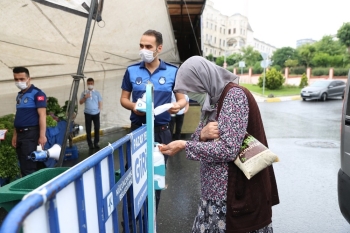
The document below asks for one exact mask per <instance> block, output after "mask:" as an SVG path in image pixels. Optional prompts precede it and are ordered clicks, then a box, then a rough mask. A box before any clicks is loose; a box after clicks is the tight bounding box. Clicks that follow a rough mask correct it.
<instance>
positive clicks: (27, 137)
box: [16, 127, 46, 177]
mask: <svg viewBox="0 0 350 233" xmlns="http://www.w3.org/2000/svg"><path fill="white" fill-rule="evenodd" d="M16 132H17V146H16V153H17V158H18V161H19V165H20V169H21V174H22V177H24V176H26V175H29V174H32V173H34V172H36V171H38V170H39V169H41V168H45V167H46V166H45V164H44V163H42V162H34V161H32V160H31V159H29V156H30V154H31V153H32V152H33V151H36V147H37V145H38V140H39V136H40V132H39V127H37V128H34V129H33V128H32V129H28V128H26V130H21V129H18V130H16Z"/></svg>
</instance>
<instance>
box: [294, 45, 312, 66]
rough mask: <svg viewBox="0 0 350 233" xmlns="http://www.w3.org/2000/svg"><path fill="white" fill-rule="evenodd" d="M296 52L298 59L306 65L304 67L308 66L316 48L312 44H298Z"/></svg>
mask: <svg viewBox="0 0 350 233" xmlns="http://www.w3.org/2000/svg"><path fill="white" fill-rule="evenodd" d="M297 51H298V54H299V57H300V61H301V62H302V63H304V64H305V65H306V67H310V64H311V61H312V58H313V57H314V55H315V53H316V48H315V46H314V45H311V44H305V45H302V46H300V47H299V48H298V49H297Z"/></svg>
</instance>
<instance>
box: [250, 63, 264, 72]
mask: <svg viewBox="0 0 350 233" xmlns="http://www.w3.org/2000/svg"><path fill="white" fill-rule="evenodd" d="M263 72H264V68H262V67H261V65H260V62H256V63H255V65H254V66H253V74H262V73H263Z"/></svg>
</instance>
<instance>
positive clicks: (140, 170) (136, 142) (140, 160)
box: [131, 128, 147, 215]
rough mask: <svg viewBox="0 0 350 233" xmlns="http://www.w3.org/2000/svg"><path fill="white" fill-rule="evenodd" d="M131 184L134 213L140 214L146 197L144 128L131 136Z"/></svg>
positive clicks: (145, 134) (145, 137)
mask: <svg viewBox="0 0 350 233" xmlns="http://www.w3.org/2000/svg"><path fill="white" fill-rule="evenodd" d="M131 141H132V146H131V162H132V171H133V175H132V182H133V186H132V188H133V194H134V213H135V215H136V214H138V213H139V212H140V209H141V207H142V203H144V201H145V200H146V197H147V131H146V128H143V130H140V131H138V132H136V133H134V134H132V136H131Z"/></svg>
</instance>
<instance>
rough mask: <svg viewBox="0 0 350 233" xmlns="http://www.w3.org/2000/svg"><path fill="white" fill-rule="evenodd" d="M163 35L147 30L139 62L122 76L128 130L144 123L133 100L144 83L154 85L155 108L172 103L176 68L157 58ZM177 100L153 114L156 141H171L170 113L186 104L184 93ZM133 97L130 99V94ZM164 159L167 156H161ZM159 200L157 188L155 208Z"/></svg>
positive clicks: (141, 46) (141, 93) (142, 40)
mask: <svg viewBox="0 0 350 233" xmlns="http://www.w3.org/2000/svg"><path fill="white" fill-rule="evenodd" d="M162 46H163V38H162V34H161V33H160V32H158V31H155V30H147V31H146V32H145V33H143V35H142V37H141V40H140V51H139V54H140V56H141V59H142V61H141V62H139V63H136V64H133V65H130V66H129V67H128V68H127V70H126V72H125V74H124V78H123V83H122V86H121V88H122V94H121V97H120V103H121V105H122V106H123V107H124V108H126V109H128V110H130V111H131V115H130V120H131V130H132V131H133V130H135V129H137V128H139V127H140V126H142V124H146V114H145V113H144V112H140V111H137V110H136V101H137V100H138V99H139V98H142V95H143V94H144V93H145V92H146V84H147V83H148V82H149V81H150V82H151V83H152V84H153V88H154V107H155V108H156V107H157V106H160V105H163V104H166V103H171V95H172V90H173V87H174V85H175V75H176V72H177V67H176V66H174V65H171V64H169V63H166V62H164V61H163V60H161V59H159V58H158V55H159V53H160V52H161V51H162ZM175 95H176V100H177V102H175V103H173V107H172V108H171V109H169V111H167V112H164V113H162V114H159V115H157V116H155V120H154V140H155V142H158V143H163V144H168V143H170V142H171V141H172V135H171V132H170V129H169V122H170V120H171V116H170V114H171V113H177V112H178V111H179V110H180V109H182V108H183V107H185V105H186V100H185V97H184V95H183V94H181V93H176V94H175ZM131 96H132V99H131V100H130V97H131ZM164 157H165V162H166V160H167V158H168V156H167V155H164ZM159 201H160V190H156V210H158V204H159Z"/></svg>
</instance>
